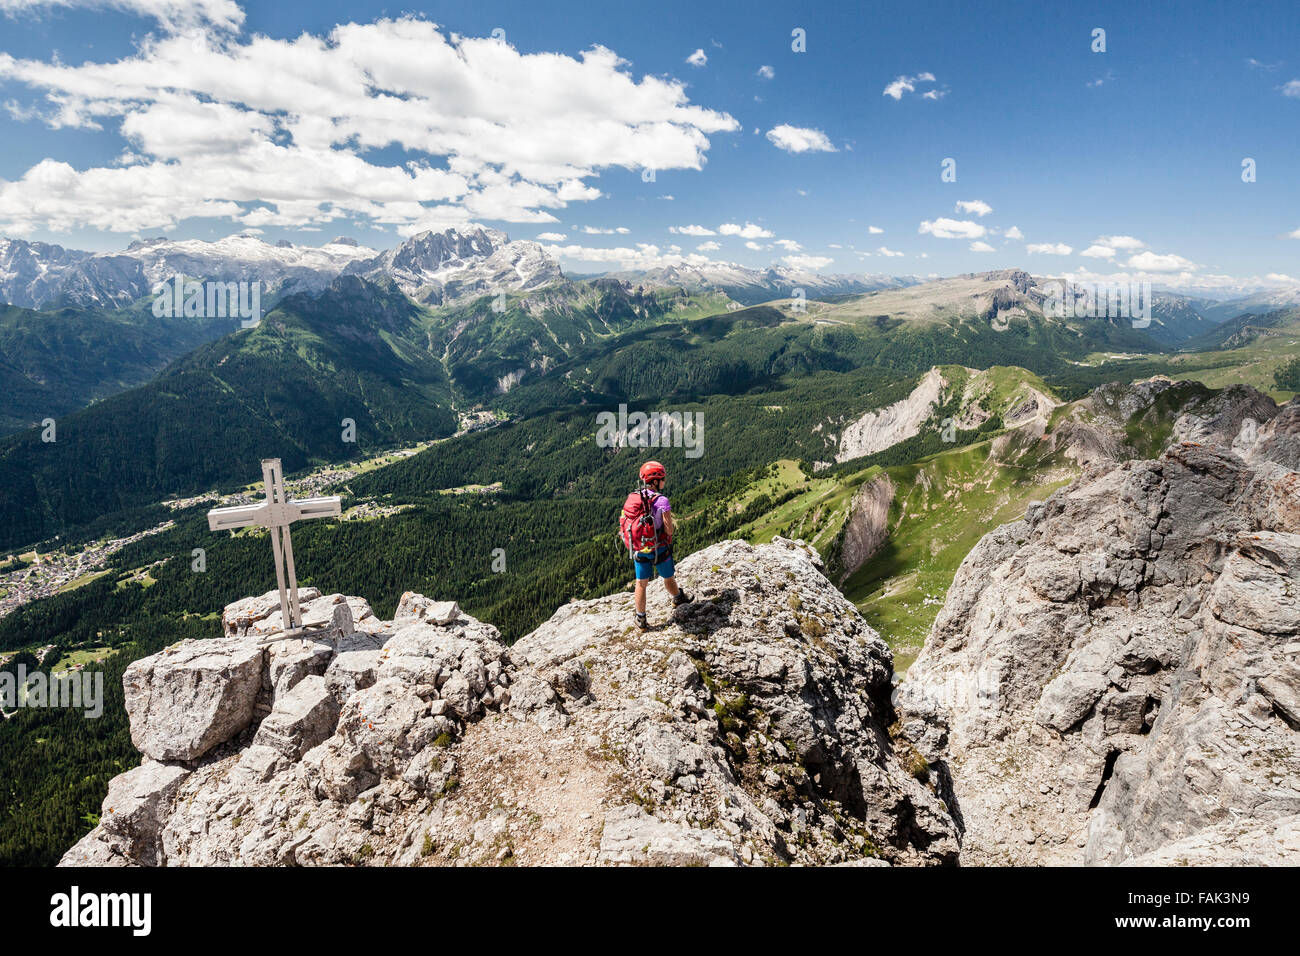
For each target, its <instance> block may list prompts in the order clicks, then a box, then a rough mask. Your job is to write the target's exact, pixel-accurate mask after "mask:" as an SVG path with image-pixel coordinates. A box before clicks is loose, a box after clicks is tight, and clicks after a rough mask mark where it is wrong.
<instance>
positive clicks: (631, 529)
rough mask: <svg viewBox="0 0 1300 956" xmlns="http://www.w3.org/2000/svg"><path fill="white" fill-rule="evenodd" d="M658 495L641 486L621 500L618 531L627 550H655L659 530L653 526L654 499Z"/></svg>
mask: <svg viewBox="0 0 1300 956" xmlns="http://www.w3.org/2000/svg"><path fill="white" fill-rule="evenodd" d="M658 497H659V494H658V492H656V491H653V490H651V489H649V488H642V489H641V490H640V491H634V492H632V493H631V494H630V495H628V496H627V501H625V502H623V513H622V514H621V515H620V516H619V519H618V531H619V537H620V538H622V539H623V543H624V544H625V545H627V549H628V551H629V552H631V551H655V550H657V548H658V545H659V531H658V529H656V528H655V517H654V500H655V499H656V498H658Z"/></svg>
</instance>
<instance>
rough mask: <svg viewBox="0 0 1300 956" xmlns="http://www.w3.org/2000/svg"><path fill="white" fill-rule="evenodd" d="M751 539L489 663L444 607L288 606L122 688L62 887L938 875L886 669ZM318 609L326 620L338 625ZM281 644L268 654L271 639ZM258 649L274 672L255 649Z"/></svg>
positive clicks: (793, 563)
mask: <svg viewBox="0 0 1300 956" xmlns="http://www.w3.org/2000/svg"><path fill="white" fill-rule="evenodd" d="M819 565H820V559H819V558H818V557H817V555H816V552H814V551H813V550H812V549H811V548H809V547H807V546H806V545H803V544H802V542H793V541H787V540H785V539H781V538H777V539H776V540H775V541H774V542H773V543H772V544H769V545H762V546H758V547H753V546H750V545H748V544H746V543H744V542H741V541H726V542H722V543H720V544H716V545H713V546H712V547H709V548H706V549H704V550H702V551H700V552H697V553H696V554H693V555H691V556H689V557H687V558H685V559H684V560H682V561H681V562H680V563H679V565H678V567H679V578H680V579H682V580H683V581H684V583H685V584H686V586H687V587H688V588H689V589H690V590H691V591H692V592H693V593H694V594H695V595H696V600H695V602H694V603H692V604H689V605H686V606H684V607H682V608H679V609H676V610H675V611H674V610H672V609H671V608H670V607H669V605H668V602H667V599H666V597H665V595H664V594H663V592H662V590H661V589H655V590H654V591H653V592H652V595H651V598H650V606H649V611H650V617H651V620H652V621H656V622H660V623H658V625H657V626H656V627H655V628H653V629H652V630H650V631H648V632H641V631H638V630H636V629H635V628H634V627H633V625H632V620H631V595H630V594H628V593H620V594H616V595H612V596H609V597H605V598H600V599H597V600H593V601H577V602H573V603H570V604H568V605H566V606H565V607H563V608H561V609H560V610H559V611H557V612H556V614H555V615H554V616H553V617H552V618H551V619H550V620H549V621H547V622H546V623H545V624H543V625H542V626H541V627H539V628H538V629H537V630H536V631H534V632H533V633H531V634H529V635H528V636H526V637H524V638H522V639H521V640H520V641H518V642H517V643H515V644H514V645H513V646H511V647H506V646H505V645H504V644H503V643H502V642H501V640H500V635H499V634H498V633H497V631H496V629H495V628H493V627H491V626H490V625H487V624H484V623H482V622H479V621H477V620H475V619H473V618H472V617H469V616H467V615H465V614H463V613H462V612H461V611H460V609H459V608H458V607H457V606H456V605H455V604H454V603H451V602H444V603H437V602H433V601H430V600H428V599H426V598H424V597H421V596H420V595H416V594H406V595H404V596H403V598H402V600H401V602H400V604H399V606H398V608H397V612H396V614H395V615H394V617H393V619H392V620H391V621H380V620H378V619H376V618H375V616H374V614H372V613H371V611H370V608H369V607H368V605H367V604H366V603H365V602H364V601H362V600H361V599H359V598H347V597H343V596H342V595H333V596H328V597H324V596H321V595H320V594H319V593H318V592H316V591H314V590H311V589H307V590H304V592H303V599H304V603H305V609H306V612H305V619H306V623H307V624H308V625H312V624H317V623H320V624H324V623H326V622H331V621H332V622H334V624H333V625H332V627H333V630H332V634H333V637H332V639H331V640H328V641H327V640H323V639H322V640H317V641H314V642H312V643H310V644H309V645H307V646H306V647H298V646H294V647H289V646H283V645H280V646H278V647H277V645H276V644H272V645H270V646H269V647H268V646H264V644H263V638H264V637H265V636H267V635H271V634H275V633H277V632H278V631H279V629H280V622H279V609H278V599H277V598H276V596H275V594H273V593H272V594H268V595H263V596H261V597H258V598H252V599H247V600H244V601H240V602H237V603H236V604H232V605H230V606H229V607H228V608H227V609H226V612H225V614H224V616H223V626H224V631H225V636H224V637H222V638H219V639H212V640H207V641H186V642H182V643H180V644H178V645H175V646H173V647H171V648H168V649H167V650H165V651H163V652H162V653H160V654H157V655H154V656H153V657H150V658H146V659H143V660H140V661H137V662H136V663H134V664H133V665H131V667H130V668H129V669H128V671H127V673H126V676H125V678H124V685H125V689H126V705H127V710H128V713H129V716H130V719H131V733H132V740H133V741H134V742H135V744H136V746H137V747H138V748H139V749H140V751H141V752H142V754H143V757H144V761H143V763H142V764H141V765H140V766H139V767H137V768H136V769H134V770H131V771H129V772H127V773H125V774H123V775H121V776H119V777H116V778H114V780H113V781H112V783H111V784H110V788H109V794H108V797H107V798H106V800H105V804H104V814H103V817H102V819H101V822H100V825H99V826H98V827H96V829H95V830H94V831H92V832H91V833H90V834H89V835H88V836H87V837H85V838H84V839H83V840H82V841H80V842H79V843H78V844H77V845H76V846H74V847H73V848H72V849H71V850H69V851H68V853H67V855H66V856H65V857H64V860H63V862H64V864H102V865H168V866H176V865H197V864H265V865H272V864H292V863H296V864H340V863H343V864H348V863H353V864H361V863H366V864H410V865H420V864H441V865H448V864H455V865H463V864H466V863H487V864H494V863H512V862H516V861H517V862H519V863H522V864H541V863H559V864H565V863H573V864H623V863H677V864H680V863H692V864H709V865H733V864H751V863H752V864H764V863H783V862H802V863H846V864H859V865H861V864H865V863H883V862H908V863H937V862H951V861H954V860H955V859H956V856H957V852H958V845H957V839H956V837H957V827H956V824H955V823H954V821H953V819H952V817H951V816H950V815H949V814H948V812H947V810H946V808H945V805H944V803H943V802H942V800H941V799H940V797H939V795H938V794H937V793H936V792H935V783H934V781H933V780H931V779H930V778H929V776H928V774H927V771H926V768H925V767H924V766H923V765H918V763H917V757H916V754H915V752H914V751H912V750H911V749H910V748H900V747H898V746H896V745H895V743H894V741H893V739H892V738H891V736H890V728H891V727H892V725H893V724H894V713H893V709H892V705H891V704H890V699H889V698H890V688H891V676H892V672H893V661H892V657H891V655H890V652H889V649H888V648H887V646H886V645H885V644H884V642H883V641H881V639H880V638H879V637H878V636H877V635H876V634H875V632H874V631H872V630H871V628H870V627H868V626H867V625H866V623H865V622H864V621H863V620H862V618H861V616H860V615H859V614H858V613H857V611H856V609H855V608H854V607H853V606H852V605H851V604H850V603H849V602H848V601H847V600H846V599H845V598H844V597H843V596H842V595H841V594H840V593H839V592H838V591H837V590H835V588H834V587H833V586H832V585H831V584H830V582H829V581H827V580H826V578H825V577H824V576H823V575H822V573H821V570H820V567H819ZM345 608H346V610H344V609H345ZM289 643H290V644H295V643H296V642H289ZM273 648H276V649H273Z"/></svg>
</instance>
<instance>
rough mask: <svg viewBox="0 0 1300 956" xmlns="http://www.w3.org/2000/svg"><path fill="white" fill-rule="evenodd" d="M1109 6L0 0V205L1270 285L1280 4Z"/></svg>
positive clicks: (141, 232) (1216, 285)
mask: <svg viewBox="0 0 1300 956" xmlns="http://www.w3.org/2000/svg"><path fill="white" fill-rule="evenodd" d="M1134 6H1135V5H1133V4H1129V3H1114V4H1110V3H1098V4H1075V5H1070V6H1068V7H1066V6H1064V5H1060V6H1059V7H1058V5H1054V4H1043V3H1025V4H1019V3H997V4H975V3H936V4H924V3H919V4H918V3H906V4H871V5H864V4H854V5H845V4H826V5H822V6H821V7H820V8H811V7H809V6H806V5H801V4H779V3H744V4H740V3H735V4H703V3H698V2H695V3H646V4H622V3H620V4H580V3H569V2H548V3H545V4H537V3H527V4H523V3H494V2H478V3H475V4H472V5H471V4H464V3H455V4H450V3H445V4H444V3H428V4H422V5H415V6H393V5H385V4H368V3H356V2H350V3H331V2H315V3H310V4H308V3H286V2H277V3H260V2H253V3H244V4H239V5H238V6H236V5H235V3H234V2H233V0H200V2H197V3H190V2H186V0H112V2H111V4H109V5H108V6H107V7H106V6H105V5H91V4H83V3H82V2H81V0H61V2H59V3H53V2H51V0H0V104H3V105H4V109H3V110H0V143H3V147H2V148H0V234H6V235H10V236H21V237H23V238H32V239H44V240H52V241H58V242H61V243H63V244H65V245H71V246H76V247H80V248H90V249H96V250H107V249H115V248H120V247H122V246H123V245H125V244H126V243H127V242H128V241H130V240H131V239H132V238H134V237H138V236H155V235H164V234H165V235H168V236H171V237H178V238H218V237H220V236H223V235H228V234H231V233H237V232H242V231H248V230H257V231H259V234H260V235H261V236H262V237H263V238H265V239H267V240H268V241H274V240H276V239H279V238H288V239H290V240H291V241H294V242H299V243H306V244H319V243H320V242H323V241H325V240H326V239H328V238H330V237H332V236H335V235H349V236H353V237H355V238H357V239H359V240H360V241H362V242H364V243H366V244H368V245H371V246H375V247H379V248H386V247H389V246H391V245H394V244H395V243H396V242H398V241H400V239H401V237H402V236H404V235H409V234H411V233H412V232H414V231H418V230H419V229H422V228H428V227H436V226H438V225H442V224H452V223H455V222H462V221H474V222H482V223H484V224H487V225H492V226H496V227H498V228H501V229H504V230H505V231H506V232H508V233H510V235H511V236H512V237H515V238H527V239H533V238H538V237H542V236H549V237H552V238H547V239H543V240H542V241H543V242H544V243H546V244H547V245H548V246H549V247H550V248H551V249H552V250H553V251H555V252H556V253H557V254H559V255H561V256H562V258H563V259H564V261H565V264H566V266H568V267H570V268H571V269H576V270H579V271H599V270H600V269H605V268H620V267H624V268H630V267H638V266H648V265H656V264H662V263H665V262H669V261H673V260H674V258H676V257H697V258H701V257H703V258H709V259H716V260H724V261H733V262H738V263H741V264H744V265H748V266H761V265H767V264H769V263H772V262H782V261H785V262H787V263H788V264H792V265H799V266H804V267H809V268H818V269H821V270H822V271H825V272H852V271H869V272H884V273H891V274H918V275H928V274H941V275H948V274H953V273H958V272H965V271H976V270H984V269H993V268H1003V267H1008V266H1019V267H1025V268H1029V269H1030V270H1031V271H1034V272H1038V273H1048V272H1051V273H1059V272H1069V273H1071V274H1076V275H1088V274H1096V275H1111V274H1126V275H1144V276H1148V277H1151V278H1153V279H1155V280H1156V281H1158V282H1161V283H1162V284H1168V285H1173V286H1176V287H1186V288H1203V289H1206V290H1207V291H1212V290H1233V289H1237V288H1241V287H1247V286H1252V285H1257V286H1266V285H1269V284H1270V283H1271V284H1285V283H1289V284H1296V281H1297V280H1296V279H1295V278H1294V277H1298V276H1300V262H1298V260H1300V181H1298V180H1300V175H1298V174H1300V18H1298V17H1296V16H1295V8H1294V5H1293V4H1288V3H1276V4H1253V5H1251V6H1249V7H1241V8H1239V7H1236V6H1231V7H1229V6H1225V5H1222V4H1217V3H1182V4H1178V5H1164V4H1160V5H1156V4H1152V5H1150V7H1151V8H1152V9H1146V10H1141V9H1133V7H1134ZM4 14H7V16H6V15H4ZM401 17H411V18H415V20H416V22H415V24H414V25H412V22H411V21H409V20H408V21H403V23H400V24H398V25H394V24H392V23H391V22H388V20H387V18H401ZM420 21H423V22H420ZM347 23H354V24H358V25H361V26H360V28H358V29H357V30H354V31H352V32H351V33H349V34H348V36H349V37H350V40H348V41H347V42H346V43H337V42H333V41H331V42H325V41H323V40H322V41H317V40H312V39H311V38H310V37H308V38H307V39H305V40H304V39H300V38H301V37H302V35H303V34H308V35H311V37H317V38H328V37H330V36H331V33H332V31H334V30H335V29H336V27H337V26H338V25H339V24H347ZM403 24H404V25H403ZM430 24H436V25H437V26H436V28H435V27H432V26H430ZM796 28H800V29H802V30H803V31H805V33H806V51H805V52H795V51H794V50H792V36H791V33H792V31H793V30H795V29H796ZM1098 28H1100V29H1104V30H1105V47H1106V49H1105V52H1094V50H1093V49H1092V47H1093V46H1094V38H1093V31H1094V30H1095V29H1098ZM493 31H503V33H498V34H497V37H498V40H489V39H488V38H491V37H492V36H493ZM460 37H463V38H467V39H466V40H465V41H463V44H465V45H462V41H461V40H460V39H458V38H460ZM399 40H400V41H401V42H398V41H399ZM502 40H503V41H504V44H505V48H504V49H503V50H501V51H500V52H499V53H498V52H497V51H496V50H495V49H494V48H490V47H487V46H484V45H483V44H486V43H488V42H492V43H498V45H499V44H500V41H502ZM183 45H188V46H183ZM593 47H603V48H605V49H606V50H609V51H612V54H616V55H617V57H618V58H619V60H620V62H614V61H613V59H612V54H611V55H607V57H608V59H607V60H605V61H603V62H600V63H593V62H592V60H591V59H587V60H586V61H585V62H584V60H583V59H582V57H583V54H584V51H590V50H592V48H593ZM426 50H429V51H434V52H433V53H431V54H430V55H428V56H426V53H425V51H426ZM696 51H700V54H698V55H695V56H694V57H693V59H694V62H690V60H691V59H692V55H693V54H695V53H696ZM539 54H556V55H558V56H553V57H543V56H539ZM440 57H441V58H440ZM457 57H459V61H457ZM435 61H436V62H437V63H439V64H441V65H440V66H437V67H434V66H430V67H429V69H428V70H426V69H425V66H426V65H427V64H433V63H434V62H435ZM104 65H108V67H110V68H108V69H105V68H104ZM763 67H767V68H768V69H767V70H762V68H763ZM761 70H762V71H761ZM760 71H761V72H760ZM352 74H355V78H356V82H355V83H349V82H348V77H349V76H352ZM340 77H343V79H340ZM899 78H905V82H904V83H903V84H899V85H895V86H894V87H893V90H894V91H895V92H896V93H897V94H898V96H897V98H895V96H893V95H887V94H886V93H885V91H886V89H888V88H890V87H891V84H897V81H898V80H899ZM334 82H338V83H339V87H338V89H337V90H330V91H324V92H321V95H320V97H319V99H316V100H315V101H314V102H313V95H314V94H313V89H315V90H317V91H322V90H324V86H325V85H326V84H329V83H334ZM295 84H300V85H299V86H296V85H295ZM679 86H680V89H679ZM512 89H514V90H516V91H518V92H519V94H520V95H518V96H514V95H511V90H512ZM296 90H301V91H302V92H295V91H296ZM277 94H279V95H277ZM524 94H526V95H524ZM927 94H928V96H927ZM372 96H379V97H381V98H382V99H383V103H384V104H386V106H385V107H384V108H380V107H379V106H377V105H376V104H375V103H374V102H372V101H371V99H370V98H371V97H372ZM298 111H301V115H296V113H297V112H298ZM444 111H445V112H446V113H447V114H448V115H446V116H442V115H440V114H441V113H442V112H444ZM326 114H330V115H326ZM430 117H433V118H432V119H430ZM575 117H581V119H580V120H579V121H576V122H575ZM322 124H324V126H322ZM330 124H332V126H331V125H330ZM489 128H491V130H492V132H491V133H484V130H486V129H489ZM809 143H811V144H813V145H814V148H810V149H804V150H803V151H791V149H790V148H789V147H791V146H792V145H800V144H803V145H806V144H809ZM783 147H785V148H783ZM124 155H125V156H126V158H125V159H124V158H123V157H124ZM945 158H951V159H953V160H955V162H956V166H955V171H956V181H955V182H943V181H941V176H940V173H941V163H942V161H943V160H944V159H945ZM1246 158H1250V159H1253V160H1254V161H1255V164H1256V181H1254V182H1251V183H1245V182H1243V181H1242V162H1243V160H1244V159H1246ZM413 163H414V164H416V166H415V167H413V166H411V165H410V164H413ZM65 164H66V165H65ZM644 166H654V167H657V168H655V172H654V179H653V181H651V182H647V181H645V177H644V175H643V172H642V167H644ZM417 170H418V171H417ZM666 197H672V198H666ZM959 203H963V204H970V205H966V206H964V207H963V208H962V209H960V210H959V208H958V204H959ZM986 210H987V211H986ZM546 220H549V221H546ZM723 224H731V225H732V226H734V227H735V228H728V229H726V230H721V229H720V228H719V227H720V226H722V225H723ZM684 227H702V228H700V229H692V230H690V232H703V231H704V230H709V231H711V232H713V233H714V234H713V235H690V234H687V233H683V232H680V231H678V232H674V231H672V230H673V229H674V228H676V229H678V230H681V229H683V228H684ZM872 227H875V228H876V229H879V230H881V231H880V232H872V231H871V228H872ZM1012 227H1015V229H1016V230H1017V231H1018V233H1017V232H1012V234H1011V237H1008V236H1007V232H1008V231H1009V230H1011V229H1012ZM585 229H595V230H615V231H611V232H599V233H588V232H585V231H584V230H585ZM617 230H623V231H617ZM724 233H727V234H724ZM736 233H740V234H736ZM1293 233H1294V234H1295V235H1294V236H1293V235H1292V234H1293ZM561 235H562V236H564V237H565V238H563V239H562V240H561V239H559V238H554V237H558V236H561ZM1112 237H1117V238H1112ZM701 247H702V248H701ZM1066 248H1068V249H1069V252H1065V249H1066ZM885 250H888V252H886V251H885ZM1085 252H1087V253H1089V254H1088V255H1084V253H1085ZM1270 277H1272V278H1270Z"/></svg>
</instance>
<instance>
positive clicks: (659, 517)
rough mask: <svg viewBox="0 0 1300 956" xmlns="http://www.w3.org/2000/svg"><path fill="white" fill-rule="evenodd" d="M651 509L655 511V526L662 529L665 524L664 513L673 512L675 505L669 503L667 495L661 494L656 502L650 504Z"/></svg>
mask: <svg viewBox="0 0 1300 956" xmlns="http://www.w3.org/2000/svg"><path fill="white" fill-rule="evenodd" d="M650 510H651V511H652V512H653V513H654V519H655V528H656V529H662V528H663V526H664V515H666V514H671V513H672V510H673V506H672V504H671V503H669V501H668V496H667V495H660V496H659V497H657V498H655V500H654V504H652V505H651V506H650Z"/></svg>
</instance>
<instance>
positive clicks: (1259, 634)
mask: <svg viewBox="0 0 1300 956" xmlns="http://www.w3.org/2000/svg"><path fill="white" fill-rule="evenodd" d="M1293 404H1294V403H1293ZM1288 409H1291V406H1288ZM1282 418H1283V416H1282V415H1279V416H1278V419H1282ZM1294 420H1295V415H1294V412H1293V411H1288V412H1287V414H1286V421H1285V427H1284V428H1283V429H1282V430H1281V434H1279V429H1278V427H1277V425H1272V427H1271V428H1269V429H1268V430H1267V432H1266V434H1267V440H1268V442H1269V444H1266V442H1265V440H1264V439H1260V440H1258V441H1257V442H1256V447H1259V448H1261V450H1260V451H1259V452H1258V453H1257V454H1255V455H1247V456H1246V458H1247V459H1248V460H1243V458H1242V457H1240V456H1238V455H1235V454H1233V453H1232V452H1230V451H1229V450H1228V449H1227V448H1226V447H1208V446H1204V445H1200V444H1197V443H1193V442H1186V443H1181V444H1177V445H1175V446H1174V447H1172V448H1171V449H1169V450H1168V451H1167V452H1166V453H1165V454H1164V455H1163V456H1162V457H1161V458H1160V459H1158V460H1154V461H1130V462H1124V463H1122V464H1117V463H1115V462H1114V461H1104V462H1100V463H1098V464H1095V465H1091V466H1089V467H1087V468H1086V469H1085V471H1084V474H1083V476H1082V477H1081V478H1080V479H1079V480H1078V481H1076V482H1075V483H1074V484H1072V485H1070V486H1068V487H1066V488H1064V489H1062V490H1060V491H1057V492H1056V493H1055V494H1053V495H1052V496H1051V497H1050V498H1048V499H1047V501H1045V502H1042V503H1039V504H1034V505H1032V506H1031V507H1030V508H1029V510H1028V511H1027V513H1026V515H1025V518H1024V519H1023V520H1022V521H1017V522H1014V523H1012V524H1009V525H1006V526H1004V527H1002V528H1000V529H998V530H997V531H994V532H992V533H990V534H988V535H986V536H985V537H984V538H983V539H982V540H981V541H980V543H979V544H978V545H977V546H976V547H975V548H974V549H973V550H972V551H971V553H970V555H969V556H968V557H967V558H966V560H965V561H964V562H963V563H962V565H961V567H960V569H959V570H958V572H957V575H956V578H955V580H954V581H953V585H952V588H951V589H950V590H949V592H948V598H947V602H946V603H945V605H944V608H943V610H942V611H941V612H940V614H939V617H938V618H937V619H936V621H935V624H934V627H933V629H932V631H931V633H930V636H929V639H928V641H927V643H926V645H925V648H924V650H923V651H922V653H921V655H920V657H918V659H917V660H916V662H915V663H914V664H913V665H912V667H911V669H910V671H909V673H908V676H907V679H906V681H905V682H904V683H903V684H902V685H901V687H900V692H899V699H898V706H899V708H900V712H901V715H902V720H903V730H904V734H905V736H906V738H907V739H909V740H910V741H912V742H913V743H914V745H915V746H916V747H917V748H918V749H919V751H920V752H921V753H922V754H923V755H924V756H925V757H926V759H927V760H929V761H931V762H932V763H934V764H935V766H936V768H937V773H938V774H939V775H940V777H942V778H943V779H944V780H945V781H948V782H949V784H950V786H951V791H952V804H951V805H952V806H953V810H954V814H955V815H956V816H958V817H959V818H960V819H961V820H962V821H963V824H964V828H965V834H964V841H963V860H964V861H970V862H975V863H984V864H989V863H1040V864H1041V863H1081V862H1086V863H1108V864H1116V863H1130V862H1131V863H1153V862H1173V861H1180V862H1184V863H1187V862H1194V863H1209V862H1213V863H1219V864H1225V863H1251V864H1258V863H1278V862H1284V861H1286V860H1287V859H1290V860H1291V861H1294V859H1295V854H1296V853H1300V788H1297V781H1300V758H1298V757H1297V756H1296V755H1297V753H1298V752H1300V751H1298V749H1297V747H1296V744H1297V729H1300V660H1298V659H1300V497H1298V495H1297V493H1298V492H1300V475H1298V474H1297V473H1296V472H1294V471H1292V470H1290V468H1289V467H1285V466H1282V465H1279V464H1276V463H1275V462H1273V461H1271V460H1268V458H1267V453H1268V451H1269V450H1270V449H1271V450H1273V451H1278V452H1280V453H1281V454H1282V455H1285V454H1289V451H1288V450H1287V449H1289V448H1291V447H1293V446H1290V445H1288V443H1287V440H1286V439H1287V436H1288V435H1289V434H1290V430H1291V429H1292V428H1293V423H1294ZM1270 424H1272V423H1270Z"/></svg>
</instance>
